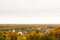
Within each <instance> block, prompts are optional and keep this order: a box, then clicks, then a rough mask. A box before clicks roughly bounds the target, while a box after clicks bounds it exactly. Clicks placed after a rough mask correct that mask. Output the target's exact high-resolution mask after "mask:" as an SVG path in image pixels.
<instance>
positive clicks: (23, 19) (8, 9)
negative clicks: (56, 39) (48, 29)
mask: <svg viewBox="0 0 60 40" xmlns="http://www.w3.org/2000/svg"><path fill="white" fill-rule="evenodd" d="M0 24H60V0H0Z"/></svg>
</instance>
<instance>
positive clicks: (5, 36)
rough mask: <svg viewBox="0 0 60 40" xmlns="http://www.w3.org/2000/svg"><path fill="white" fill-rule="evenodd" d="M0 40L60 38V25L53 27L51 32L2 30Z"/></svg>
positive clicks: (59, 39) (54, 39)
mask: <svg viewBox="0 0 60 40" xmlns="http://www.w3.org/2000/svg"><path fill="white" fill-rule="evenodd" d="M0 40H60V27H56V28H51V29H50V31H49V32H47V33H43V31H41V30H40V31H36V30H31V31H30V32H29V33H27V34H18V32H2V31H1V32H0Z"/></svg>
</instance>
